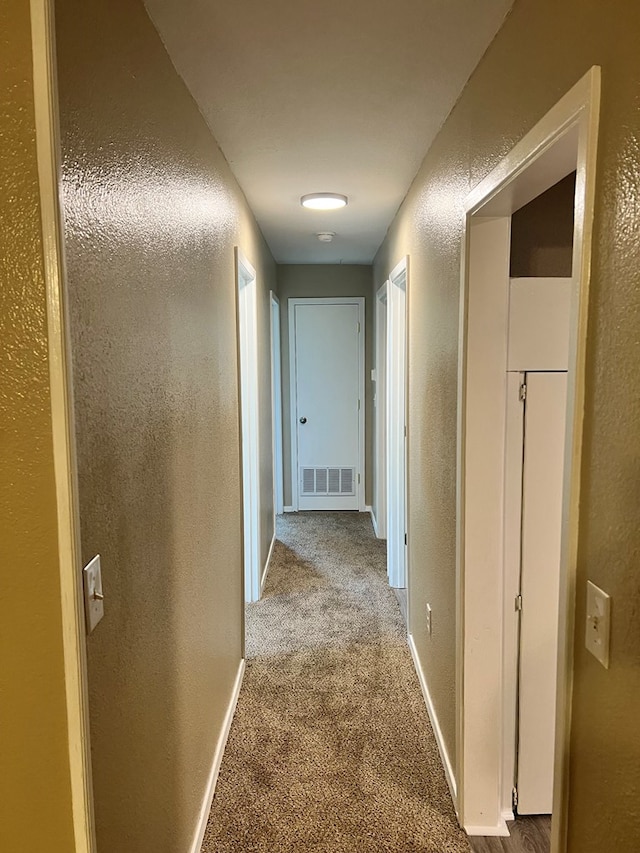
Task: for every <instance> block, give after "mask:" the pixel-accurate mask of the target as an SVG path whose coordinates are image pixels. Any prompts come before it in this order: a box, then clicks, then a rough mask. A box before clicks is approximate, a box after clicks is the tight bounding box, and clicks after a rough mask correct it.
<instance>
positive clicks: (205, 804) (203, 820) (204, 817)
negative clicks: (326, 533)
mask: <svg viewBox="0 0 640 853" xmlns="http://www.w3.org/2000/svg"><path fill="white" fill-rule="evenodd" d="M244 663H245V662H244V658H243V659H242V660H241V661H240V666H239V667H238V674H237V675H236V680H235V683H234V685H233V691H232V692H231V698H230V700H229V707H228V708H227V713H226V714H225V717H224V721H223V723H222V730H221V731H220V736H219V737H218V743H217V745H216V751H215V753H214V755H213V764H212V766H211V772H210V774H209V782H208V784H207V790H206V791H205V795H204V799H203V801H202V808H201V809H200V817H199V819H198V825H197V827H196V831H195V835H194V837H193V844H192V845H191V850H190V853H200V848H201V847H202V840H203V839H204V833H205V830H206V828H207V821H208V820H209V812H210V811H211V803H212V802H213V795H214V793H215V790H216V782H217V781H218V774H219V773H220V765H221V764H222V756H223V755H224V748H225V746H226V745H227V738H228V737H229V729H230V728H231V722H232V721H233V715H234V714H235V711H236V705H237V703H238V696H239V695H240V688H241V686H242V678H243V676H244Z"/></svg>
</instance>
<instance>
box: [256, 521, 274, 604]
mask: <svg viewBox="0 0 640 853" xmlns="http://www.w3.org/2000/svg"><path fill="white" fill-rule="evenodd" d="M275 544H276V531H275V530H274V531H273V538H272V539H271V545H270V546H269V553H268V554H267V559H266V560H265V564H264V568H263V570H262V577H261V578H260V597H261V598H262V593H263V592H264V585H265V583H266V582H267V575H268V574H269V567H270V566H271V557H272V556H273V546H274V545H275Z"/></svg>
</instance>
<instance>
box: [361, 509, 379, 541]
mask: <svg viewBox="0 0 640 853" xmlns="http://www.w3.org/2000/svg"><path fill="white" fill-rule="evenodd" d="M364 511H365V512H368V513H369V515H370V516H371V524H372V525H373V532H374V533H375V534H376V538H377V539H379V538H380V536H379V535H378V519H377V518H376V514H375V512H374V511H373V507H372V506H366V507H365V508H364Z"/></svg>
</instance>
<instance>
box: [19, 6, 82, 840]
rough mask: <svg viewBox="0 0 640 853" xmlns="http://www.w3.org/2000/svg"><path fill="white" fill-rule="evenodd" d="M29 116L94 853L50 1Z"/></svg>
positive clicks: (75, 709) (77, 818)
mask: <svg viewBox="0 0 640 853" xmlns="http://www.w3.org/2000/svg"><path fill="white" fill-rule="evenodd" d="M31 46H32V52H33V92H34V114H35V115H34V117H35V124H36V149H37V161H38V183H39V192H40V217H41V224H42V239H43V246H44V283H45V291H46V302H47V336H48V347H49V350H48V357H49V374H50V375H49V385H50V388H49V390H50V397H51V436H52V442H53V457H54V477H55V488H56V504H57V509H58V562H59V572H60V591H61V622H62V624H61V629H62V647H63V649H62V650H63V658H64V679H65V692H66V711H67V734H68V749H69V776H70V780H69V781H70V786H71V804H72V819H73V832H74V839H75V848H74V849H75V851H76V853H94V851H95V850H96V837H95V816H94V799H93V776H92V768H91V743H90V731H89V688H88V674H87V649H86V628H85V614H84V597H83V587H82V559H81V553H80V510H79V498H78V471H77V457H76V445H75V426H74V412H73V390H72V381H71V367H70V365H71V353H70V339H69V331H68V320H67V315H68V309H67V298H66V290H65V288H66V276H65V268H64V265H65V261H64V257H65V254H64V237H63V228H62V213H61V210H60V200H59V186H60V176H59V171H60V132H59V125H58V106H57V105H58V93H57V78H56V63H55V25H54V9H53V0H31Z"/></svg>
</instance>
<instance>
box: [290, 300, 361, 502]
mask: <svg viewBox="0 0 640 853" xmlns="http://www.w3.org/2000/svg"><path fill="white" fill-rule="evenodd" d="M287 302H288V306H287V310H288V318H289V392H290V393H289V399H290V401H291V402H290V407H291V411H290V420H291V504H292V508H293V510H294V512H298V511H299V506H300V497H299V492H300V488H299V482H298V426H297V423H298V421H297V415H296V412H297V410H298V391H297V365H296V323H295V307H296V305H357V306H358V323H359V326H360V332H359V335H358V339H359V344H358V399H359V400H360V409H359V412H358V466H359V471H358V472H357V473H358V475H359V482H358V484H357V490H358V491H357V497H358V510H359V511H360V512H364V511H365V503H364V496H365V443H364V439H365V410H366V406H365V396H364V393H365V392H364V389H365V385H364V364H365V341H364V338H365V312H364V296H318V297H315V296H311V297H301V296H296V297H289V299H288V300H287Z"/></svg>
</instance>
